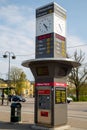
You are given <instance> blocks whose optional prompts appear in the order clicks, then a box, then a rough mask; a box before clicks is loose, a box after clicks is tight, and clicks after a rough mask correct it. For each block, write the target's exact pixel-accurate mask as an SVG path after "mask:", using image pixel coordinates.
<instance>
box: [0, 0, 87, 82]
mask: <svg viewBox="0 0 87 130" xmlns="http://www.w3.org/2000/svg"><path fill="white" fill-rule="evenodd" d="M50 2H56V3H57V4H59V5H60V6H61V7H63V8H64V9H65V10H66V11H67V28H66V32H67V35H66V38H67V53H68V54H69V55H71V56H72V55H73V53H74V52H75V51H76V50H77V51H78V52H79V50H80V49H81V51H82V52H83V53H85V62H87V0H84V1H83V0H76V1H73V0H54V1H52V0H0V78H6V77H7V73H8V65H9V60H8V58H3V55H4V54H5V53H6V52H9V53H10V55H11V54H12V53H14V55H15V56H16V59H15V60H13V59H11V61H10V66H11V67H13V66H14V67H18V68H21V69H22V70H23V71H24V72H25V74H26V75H27V78H28V79H29V80H30V81H31V80H34V78H33V75H32V73H31V71H30V70H29V69H28V68H25V67H23V66H22V65H21V63H22V62H23V61H24V60H29V59H34V58H35V35H36V34H35V31H36V25H35V20H36V19H35V10H36V9H37V8H38V7H40V6H44V5H46V4H48V3H50ZM7 54H8V53H7ZM12 55H13V54H12ZM12 55H11V56H12Z"/></svg>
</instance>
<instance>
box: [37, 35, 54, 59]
mask: <svg viewBox="0 0 87 130" xmlns="http://www.w3.org/2000/svg"><path fill="white" fill-rule="evenodd" d="M53 43H54V36H53V33H50V34H45V35H41V36H37V37H36V58H45V57H53V50H54V47H53Z"/></svg>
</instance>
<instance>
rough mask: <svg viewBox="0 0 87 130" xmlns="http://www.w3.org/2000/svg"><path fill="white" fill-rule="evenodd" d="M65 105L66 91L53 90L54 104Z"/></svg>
mask: <svg viewBox="0 0 87 130" xmlns="http://www.w3.org/2000/svg"><path fill="white" fill-rule="evenodd" d="M63 103H66V89H65V88H62V87H56V88H55V104H63Z"/></svg>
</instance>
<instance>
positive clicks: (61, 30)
mask: <svg viewBox="0 0 87 130" xmlns="http://www.w3.org/2000/svg"><path fill="white" fill-rule="evenodd" d="M59 28H60V30H61V32H62V27H61V25H60V24H59Z"/></svg>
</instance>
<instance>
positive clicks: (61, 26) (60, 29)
mask: <svg viewBox="0 0 87 130" xmlns="http://www.w3.org/2000/svg"><path fill="white" fill-rule="evenodd" d="M54 32H55V33H57V34H59V35H62V36H64V37H65V33H66V28H65V19H63V18H60V17H57V16H55V17H54Z"/></svg>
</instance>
